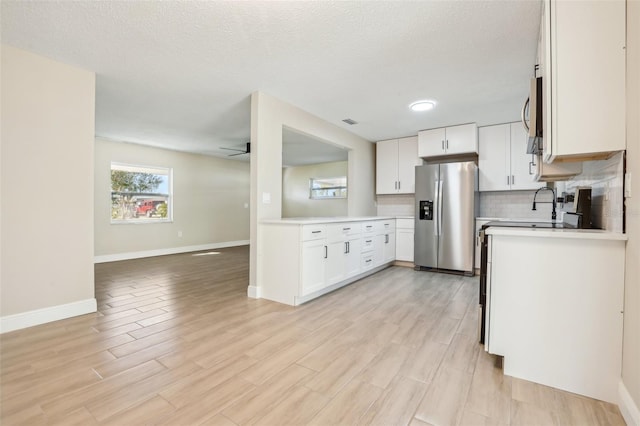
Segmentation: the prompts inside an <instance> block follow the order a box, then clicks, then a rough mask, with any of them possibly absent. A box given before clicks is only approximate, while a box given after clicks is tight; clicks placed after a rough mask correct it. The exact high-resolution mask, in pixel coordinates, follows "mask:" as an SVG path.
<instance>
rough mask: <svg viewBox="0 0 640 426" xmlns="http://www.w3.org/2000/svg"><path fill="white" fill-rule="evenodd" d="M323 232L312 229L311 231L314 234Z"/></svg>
mask: <svg viewBox="0 0 640 426" xmlns="http://www.w3.org/2000/svg"><path fill="white" fill-rule="evenodd" d="M321 232H322V231H311V233H312V234H319V233H321Z"/></svg>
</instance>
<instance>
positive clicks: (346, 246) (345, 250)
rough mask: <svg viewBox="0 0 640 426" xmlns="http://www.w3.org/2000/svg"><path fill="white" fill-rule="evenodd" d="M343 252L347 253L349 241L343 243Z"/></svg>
mask: <svg viewBox="0 0 640 426" xmlns="http://www.w3.org/2000/svg"><path fill="white" fill-rule="evenodd" d="M344 253H345V254H347V253H349V243H348V242H346V241H345V243H344Z"/></svg>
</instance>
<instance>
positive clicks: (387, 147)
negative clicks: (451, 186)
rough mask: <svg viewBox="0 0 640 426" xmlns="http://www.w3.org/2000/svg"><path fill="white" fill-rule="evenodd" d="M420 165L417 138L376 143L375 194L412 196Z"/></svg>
mask: <svg viewBox="0 0 640 426" xmlns="http://www.w3.org/2000/svg"><path fill="white" fill-rule="evenodd" d="M420 164H422V159H420V157H418V137H417V136H411V137H408V138H402V139H391V140H388V141H380V142H377V143H376V194H379V195H380V194H413V193H414V192H415V188H416V176H415V166H418V165H420Z"/></svg>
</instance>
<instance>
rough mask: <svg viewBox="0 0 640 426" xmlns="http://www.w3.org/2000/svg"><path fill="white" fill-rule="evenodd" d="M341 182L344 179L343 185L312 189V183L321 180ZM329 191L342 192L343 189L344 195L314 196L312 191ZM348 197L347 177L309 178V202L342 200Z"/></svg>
mask: <svg viewBox="0 0 640 426" xmlns="http://www.w3.org/2000/svg"><path fill="white" fill-rule="evenodd" d="M338 179H339V180H342V179H344V185H338V186H329V187H324V188H314V182H316V181H322V180H338ZM330 189H337V190H342V189H344V195H338V196H335V195H314V191H326V190H330ZM348 196H349V192H348V185H347V176H332V177H323V178H309V199H310V200H344V199H346V198H347V197H348Z"/></svg>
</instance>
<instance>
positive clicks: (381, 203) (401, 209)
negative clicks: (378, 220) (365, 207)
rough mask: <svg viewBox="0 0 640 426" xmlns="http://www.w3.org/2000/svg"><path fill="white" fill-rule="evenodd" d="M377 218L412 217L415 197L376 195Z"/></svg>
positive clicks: (409, 195) (411, 195)
mask: <svg viewBox="0 0 640 426" xmlns="http://www.w3.org/2000/svg"><path fill="white" fill-rule="evenodd" d="M377 202H378V216H413V215H414V214H415V212H414V209H415V196H414V195H413V194H398V195H378V197H377Z"/></svg>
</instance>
